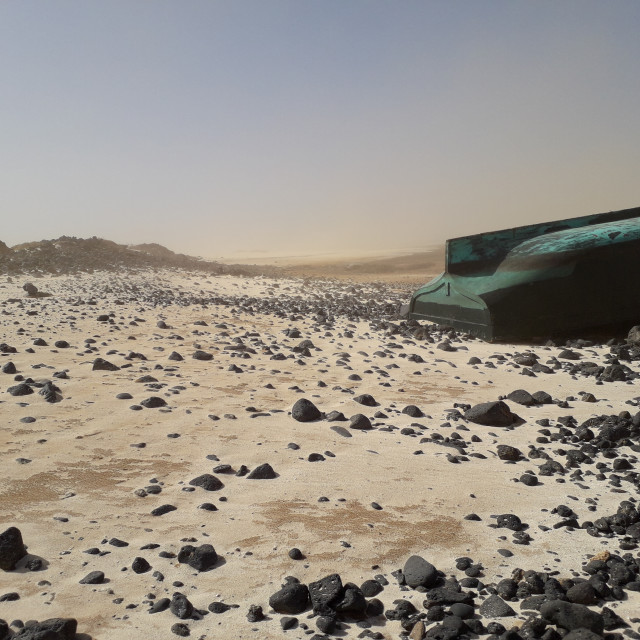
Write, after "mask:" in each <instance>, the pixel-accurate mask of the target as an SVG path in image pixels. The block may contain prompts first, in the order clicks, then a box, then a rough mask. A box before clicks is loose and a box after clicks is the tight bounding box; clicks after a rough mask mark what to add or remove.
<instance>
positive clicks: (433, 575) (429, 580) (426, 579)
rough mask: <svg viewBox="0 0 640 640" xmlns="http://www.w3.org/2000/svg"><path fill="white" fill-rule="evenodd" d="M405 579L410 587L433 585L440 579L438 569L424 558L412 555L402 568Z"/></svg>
mask: <svg viewBox="0 0 640 640" xmlns="http://www.w3.org/2000/svg"><path fill="white" fill-rule="evenodd" d="M402 573H403V575H404V581H405V583H406V584H407V586H409V587H413V588H414V589H415V588H416V587H426V588H429V587H433V585H434V584H435V583H436V580H437V579H438V570H437V569H436V568H435V567H434V566H433V565H432V564H431V563H430V562H427V561H426V560H425V559H424V558H421V557H420V556H411V557H410V558H409V559H408V560H407V561H406V562H405V564H404V569H403V570H402Z"/></svg>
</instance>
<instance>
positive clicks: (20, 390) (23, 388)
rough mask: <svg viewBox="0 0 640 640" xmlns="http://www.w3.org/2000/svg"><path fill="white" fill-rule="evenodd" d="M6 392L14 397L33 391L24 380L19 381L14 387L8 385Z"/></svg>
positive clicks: (26, 394)
mask: <svg viewBox="0 0 640 640" xmlns="http://www.w3.org/2000/svg"><path fill="white" fill-rule="evenodd" d="M7 393H9V394H11V395H12V396H15V397H20V396H28V395H30V394H32V393H33V389H32V388H31V387H30V386H29V385H28V384H27V383H26V382H21V383H20V384H17V385H15V386H14V387H9V388H8V389H7Z"/></svg>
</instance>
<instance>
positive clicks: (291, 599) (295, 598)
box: [269, 582, 309, 615]
mask: <svg viewBox="0 0 640 640" xmlns="http://www.w3.org/2000/svg"><path fill="white" fill-rule="evenodd" d="M269 606H270V607H271V608H272V609H273V610H274V611H277V612H278V613H287V614H291V615H295V614H298V613H302V612H303V611H306V610H307V609H308V607H309V588H308V587H307V585H305V584H301V583H299V582H294V583H291V584H286V585H285V586H284V587H282V589H280V591H276V592H275V593H274V594H273V595H272V596H271V597H270V598H269Z"/></svg>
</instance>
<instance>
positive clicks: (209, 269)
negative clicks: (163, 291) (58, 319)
mask: <svg viewBox="0 0 640 640" xmlns="http://www.w3.org/2000/svg"><path fill="white" fill-rule="evenodd" d="M149 267H151V268H163V267H177V268H182V269H191V270H197V271H203V272H206V273H212V274H232V275H248V276H251V275H259V274H262V273H264V272H265V271H266V270H269V269H268V268H265V267H253V266H245V265H222V264H219V263H217V262H212V261H208V260H201V259H199V258H194V257H192V256H187V255H184V254H179V253H174V252H173V251H171V250H169V249H167V248H165V247H162V246H161V245H158V244H143V245H136V246H135V247H128V246H125V245H121V244H117V243H115V242H112V241H110V240H104V239H102V238H96V237H95V236H94V237H93V238H87V239H85V238H74V237H69V236H61V237H60V238H57V239H56V240H42V241H40V242H30V243H25V244H22V245H17V246H15V247H13V248H12V249H10V248H9V247H7V245H6V244H4V243H3V242H0V273H5V274H9V275H15V274H21V273H43V274H45V273H48V274H60V275H62V274H69V273H78V272H85V273H93V272H94V271H118V270H122V269H146V268H149Z"/></svg>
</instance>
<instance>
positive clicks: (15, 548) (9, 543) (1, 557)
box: [0, 527, 27, 571]
mask: <svg viewBox="0 0 640 640" xmlns="http://www.w3.org/2000/svg"><path fill="white" fill-rule="evenodd" d="M26 555H27V549H26V547H25V546H24V543H23V542H22V533H20V529H18V528H17V527H9V528H8V529H7V530H6V531H3V532H2V533H0V569H2V570H3V571H12V570H13V569H14V568H15V566H16V562H18V561H19V560H21V559H22V558H24V556H26Z"/></svg>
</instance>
